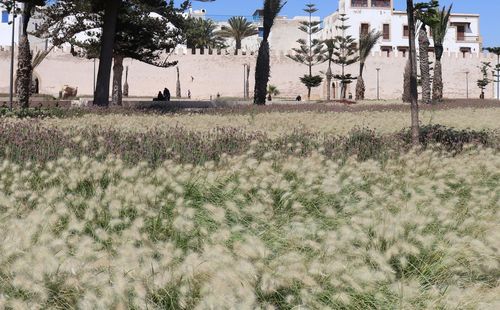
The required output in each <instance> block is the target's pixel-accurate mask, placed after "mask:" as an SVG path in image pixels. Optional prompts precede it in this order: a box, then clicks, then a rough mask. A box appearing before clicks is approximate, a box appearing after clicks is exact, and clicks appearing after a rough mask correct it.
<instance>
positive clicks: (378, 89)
mask: <svg viewBox="0 0 500 310" xmlns="http://www.w3.org/2000/svg"><path fill="white" fill-rule="evenodd" d="M379 80H380V68H377V100H380V83H379Z"/></svg>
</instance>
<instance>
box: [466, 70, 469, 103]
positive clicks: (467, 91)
mask: <svg viewBox="0 0 500 310" xmlns="http://www.w3.org/2000/svg"><path fill="white" fill-rule="evenodd" d="M465 90H466V98H467V99H469V71H465Z"/></svg>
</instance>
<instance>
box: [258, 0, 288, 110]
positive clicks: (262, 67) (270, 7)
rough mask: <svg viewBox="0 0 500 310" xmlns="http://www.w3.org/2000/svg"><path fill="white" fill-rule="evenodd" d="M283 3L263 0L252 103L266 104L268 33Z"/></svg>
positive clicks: (276, 0) (279, 0)
mask: <svg viewBox="0 0 500 310" xmlns="http://www.w3.org/2000/svg"><path fill="white" fill-rule="evenodd" d="M285 4H286V1H285V2H283V1H282V0H264V10H263V11H264V12H263V14H264V25H263V28H264V29H263V30H264V33H263V37H262V41H261V42H260V47H259V55H258V56H257V64H256V66H255V91H254V104H258V105H265V104H266V94H267V83H268V82H269V76H270V71H271V69H270V66H269V61H270V58H269V35H270V34H271V29H272V27H273V25H274V19H275V18H276V16H278V14H279V12H280V11H281V9H282V8H283V6H284V5H285Z"/></svg>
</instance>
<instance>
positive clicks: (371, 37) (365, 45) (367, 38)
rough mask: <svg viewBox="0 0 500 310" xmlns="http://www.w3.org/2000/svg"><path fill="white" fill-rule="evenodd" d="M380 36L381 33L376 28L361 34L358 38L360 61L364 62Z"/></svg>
mask: <svg viewBox="0 0 500 310" xmlns="http://www.w3.org/2000/svg"><path fill="white" fill-rule="evenodd" d="M380 37H382V33H380V31H376V30H372V31H370V32H368V33H366V34H363V35H362V36H361V38H360V39H359V59H360V61H361V62H365V60H366V58H368V56H369V55H370V52H371V50H372V49H373V47H374V46H375V44H377V42H378V39H380Z"/></svg>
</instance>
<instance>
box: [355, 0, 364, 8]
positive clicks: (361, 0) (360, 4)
mask: <svg viewBox="0 0 500 310" xmlns="http://www.w3.org/2000/svg"><path fill="white" fill-rule="evenodd" d="M351 7H353V8H367V7H368V0H351Z"/></svg>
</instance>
